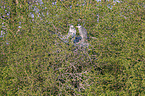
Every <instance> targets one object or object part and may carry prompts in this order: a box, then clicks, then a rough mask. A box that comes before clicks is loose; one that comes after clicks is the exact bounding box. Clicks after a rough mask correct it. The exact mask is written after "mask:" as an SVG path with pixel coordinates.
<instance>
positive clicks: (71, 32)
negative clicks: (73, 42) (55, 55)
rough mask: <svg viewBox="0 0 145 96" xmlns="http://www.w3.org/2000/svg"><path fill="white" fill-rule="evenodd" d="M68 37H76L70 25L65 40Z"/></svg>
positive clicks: (74, 30)
mask: <svg viewBox="0 0 145 96" xmlns="http://www.w3.org/2000/svg"><path fill="white" fill-rule="evenodd" d="M70 36H71V38H73V37H75V36H76V29H75V27H74V26H73V25H72V24H70V28H69V32H68V35H67V36H66V38H67V39H68V38H69V37H70Z"/></svg>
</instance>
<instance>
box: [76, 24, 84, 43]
mask: <svg viewBox="0 0 145 96" xmlns="http://www.w3.org/2000/svg"><path fill="white" fill-rule="evenodd" d="M76 27H77V28H78V30H79V33H80V36H81V38H82V42H85V41H86V40H87V30H86V29H85V28H84V27H82V26H81V25H78V26H76Z"/></svg>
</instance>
